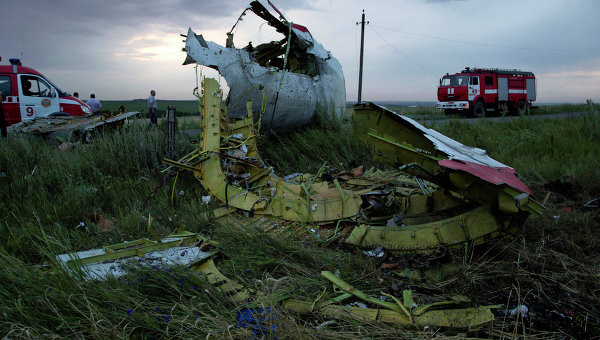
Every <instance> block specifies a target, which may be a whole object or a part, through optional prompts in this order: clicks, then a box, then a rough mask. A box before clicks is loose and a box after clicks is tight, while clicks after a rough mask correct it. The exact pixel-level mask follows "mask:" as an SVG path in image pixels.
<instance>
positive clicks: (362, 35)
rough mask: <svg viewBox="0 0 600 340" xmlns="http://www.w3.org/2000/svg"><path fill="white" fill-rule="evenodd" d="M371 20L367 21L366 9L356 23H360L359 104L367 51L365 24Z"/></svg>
mask: <svg viewBox="0 0 600 340" xmlns="http://www.w3.org/2000/svg"><path fill="white" fill-rule="evenodd" d="M368 23H369V22H368V21H367V22H365V10H364V9H363V12H362V21H361V22H357V23H356V24H357V25H358V24H360V25H361V27H360V68H359V70H358V104H360V103H361V102H362V100H361V96H362V74H363V55H364V53H365V24H368Z"/></svg>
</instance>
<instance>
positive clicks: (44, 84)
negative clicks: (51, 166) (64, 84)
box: [0, 59, 91, 125]
mask: <svg viewBox="0 0 600 340" xmlns="http://www.w3.org/2000/svg"><path fill="white" fill-rule="evenodd" d="M0 91H1V92H2V96H3V97H4V100H3V101H2V103H0V105H2V106H3V107H2V108H3V111H4V117H5V120H6V125H11V124H15V123H19V122H22V121H25V120H31V119H35V118H38V117H50V116H60V115H71V116H83V115H87V114H90V113H91V110H90V107H89V106H87V105H86V104H85V103H84V102H82V101H81V100H79V99H77V98H75V97H73V96H71V95H69V94H68V93H65V92H63V91H61V89H59V88H58V87H57V86H56V85H54V84H53V83H52V82H50V81H49V80H48V79H47V78H46V77H44V76H43V75H42V74H41V73H39V72H37V71H36V70H34V69H32V68H29V67H25V66H22V65H21V61H20V60H19V59H10V65H0Z"/></svg>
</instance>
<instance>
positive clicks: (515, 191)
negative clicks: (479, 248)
mask: <svg viewBox="0 0 600 340" xmlns="http://www.w3.org/2000/svg"><path fill="white" fill-rule="evenodd" d="M353 111H354V112H353V120H354V132H355V134H356V136H357V137H358V138H361V139H362V140H364V141H366V142H367V143H370V144H372V145H374V146H375V157H377V159H378V160H380V161H382V162H387V163H391V164H394V165H397V166H401V170H403V171H406V172H409V173H411V174H413V175H415V176H418V177H421V178H425V179H427V180H428V181H431V182H434V183H436V184H438V185H440V186H444V187H446V188H448V189H451V190H455V191H457V192H458V193H460V194H462V195H464V196H466V197H467V198H469V199H471V200H474V201H476V202H480V203H483V204H489V205H492V206H495V207H496V208H498V209H500V210H501V211H503V212H504V213H511V212H518V211H521V210H525V211H528V212H532V213H539V212H540V211H541V209H542V207H541V205H540V204H539V203H537V202H536V201H535V200H533V199H531V198H530V195H531V190H530V189H529V188H528V187H527V186H526V185H525V184H524V183H523V182H522V181H521V180H520V179H519V178H518V176H517V174H516V171H515V170H514V169H513V168H510V167H508V166H506V165H504V164H502V163H500V162H498V161H496V160H494V159H492V158H490V157H489V156H487V154H486V153H485V150H482V149H478V148H471V147H468V146H465V145H463V144H461V143H459V142H457V141H455V140H453V139H451V138H448V137H446V136H444V135H442V134H440V133H439V132H437V131H435V130H432V129H427V128H425V127H424V126H422V125H421V124H419V123H417V122H416V121H414V120H412V119H410V118H408V117H405V116H402V115H399V114H397V113H395V112H393V111H390V110H388V109H386V108H385V107H382V106H378V105H376V104H373V103H366V104H358V105H355V106H354V109H353ZM506 195H508V196H510V199H508V200H506V199H504V198H503V197H501V196H506ZM511 200H512V203H510V204H509V202H510V201H511Z"/></svg>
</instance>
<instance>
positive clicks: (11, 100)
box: [4, 96, 19, 103]
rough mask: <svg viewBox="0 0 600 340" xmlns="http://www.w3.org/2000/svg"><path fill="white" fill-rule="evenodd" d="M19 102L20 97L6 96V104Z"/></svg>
mask: <svg viewBox="0 0 600 340" xmlns="http://www.w3.org/2000/svg"><path fill="white" fill-rule="evenodd" d="M18 101H19V96H6V97H5V98H4V102H5V103H17V102H18Z"/></svg>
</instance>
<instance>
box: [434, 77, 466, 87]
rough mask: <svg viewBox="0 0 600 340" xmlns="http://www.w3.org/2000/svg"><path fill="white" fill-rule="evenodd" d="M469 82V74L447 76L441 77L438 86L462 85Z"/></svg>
mask: <svg viewBox="0 0 600 340" xmlns="http://www.w3.org/2000/svg"><path fill="white" fill-rule="evenodd" d="M468 83H469V76H447V77H444V78H442V81H441V83H440V86H463V85H467V84H468Z"/></svg>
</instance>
